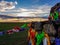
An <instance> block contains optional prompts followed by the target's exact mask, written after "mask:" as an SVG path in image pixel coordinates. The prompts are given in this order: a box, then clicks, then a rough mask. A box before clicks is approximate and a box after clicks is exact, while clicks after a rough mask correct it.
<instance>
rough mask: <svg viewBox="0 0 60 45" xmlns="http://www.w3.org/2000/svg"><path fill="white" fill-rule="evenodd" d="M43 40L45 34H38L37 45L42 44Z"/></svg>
mask: <svg viewBox="0 0 60 45" xmlns="http://www.w3.org/2000/svg"><path fill="white" fill-rule="evenodd" d="M43 38H44V32H42V33H40V34H36V39H37V42H36V45H39V44H41V42H42V40H43Z"/></svg>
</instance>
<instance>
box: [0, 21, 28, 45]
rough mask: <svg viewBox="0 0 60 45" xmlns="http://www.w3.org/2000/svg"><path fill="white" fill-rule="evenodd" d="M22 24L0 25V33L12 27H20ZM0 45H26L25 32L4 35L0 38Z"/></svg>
mask: <svg viewBox="0 0 60 45" xmlns="http://www.w3.org/2000/svg"><path fill="white" fill-rule="evenodd" d="M23 24H24V23H19V22H16V23H7V22H4V23H2V22H1V23H0V31H7V30H10V29H12V28H13V27H14V26H19V27H20V26H21V25H23ZM0 45H27V30H24V31H21V32H19V33H14V34H11V35H8V34H4V35H3V36H0Z"/></svg>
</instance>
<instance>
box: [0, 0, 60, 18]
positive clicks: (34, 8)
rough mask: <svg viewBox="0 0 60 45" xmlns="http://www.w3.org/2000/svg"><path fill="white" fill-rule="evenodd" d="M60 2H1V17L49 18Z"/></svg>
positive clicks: (20, 0) (18, 0) (57, 0)
mask: <svg viewBox="0 0 60 45" xmlns="http://www.w3.org/2000/svg"><path fill="white" fill-rule="evenodd" d="M59 2H60V0H0V15H8V16H13V17H47V16H49V13H50V9H51V7H53V6H54V5H55V4H56V3H59Z"/></svg>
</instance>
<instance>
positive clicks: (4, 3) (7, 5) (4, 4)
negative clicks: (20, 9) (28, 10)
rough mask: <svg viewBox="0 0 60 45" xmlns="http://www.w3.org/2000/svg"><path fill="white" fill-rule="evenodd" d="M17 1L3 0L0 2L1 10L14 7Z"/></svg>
mask: <svg viewBox="0 0 60 45" xmlns="http://www.w3.org/2000/svg"><path fill="white" fill-rule="evenodd" d="M16 4H17V2H16V1H15V2H7V1H1V2H0V12H4V11H5V10H6V9H14V8H15V5H16Z"/></svg>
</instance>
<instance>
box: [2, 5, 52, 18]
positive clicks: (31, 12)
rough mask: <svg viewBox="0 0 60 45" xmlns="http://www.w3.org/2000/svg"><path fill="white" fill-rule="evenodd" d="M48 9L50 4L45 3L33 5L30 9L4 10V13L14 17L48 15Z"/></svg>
mask: <svg viewBox="0 0 60 45" xmlns="http://www.w3.org/2000/svg"><path fill="white" fill-rule="evenodd" d="M50 9H51V6H49V5H46V4H45V5H41V6H34V7H33V8H30V9H27V8H18V9H11V10H6V11H5V14H6V15H9V16H14V17H43V16H48V15H49V12H50ZM2 14H3V13H2Z"/></svg>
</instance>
